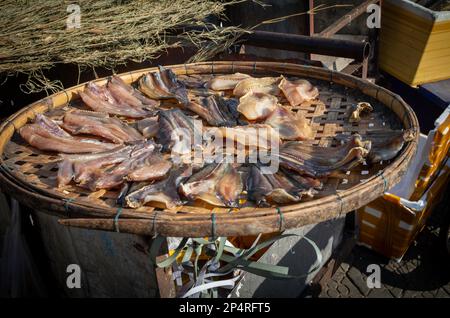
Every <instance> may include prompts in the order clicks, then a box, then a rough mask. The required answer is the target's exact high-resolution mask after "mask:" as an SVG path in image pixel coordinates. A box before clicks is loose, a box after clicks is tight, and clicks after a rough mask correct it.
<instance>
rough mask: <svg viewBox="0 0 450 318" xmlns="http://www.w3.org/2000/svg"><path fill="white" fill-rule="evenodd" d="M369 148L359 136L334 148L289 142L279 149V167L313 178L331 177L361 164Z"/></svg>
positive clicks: (367, 143)
mask: <svg viewBox="0 0 450 318" xmlns="http://www.w3.org/2000/svg"><path fill="white" fill-rule="evenodd" d="M370 147H371V143H370V142H368V141H365V142H363V141H362V140H361V137H360V136H359V135H353V136H352V137H351V139H350V140H348V141H347V142H346V143H345V144H343V145H340V146H337V147H334V148H331V147H319V146H313V145H305V144H303V143H301V142H296V141H291V142H288V143H286V144H284V145H283V146H282V147H281V149H280V152H279V158H280V165H281V166H282V167H283V168H286V169H290V170H294V171H296V172H297V173H299V174H304V175H306V176H311V177H315V178H320V177H326V176H332V175H333V173H335V172H339V171H347V170H349V169H351V168H353V167H354V166H356V165H358V164H360V163H362V162H363V161H364V158H365V157H367V155H368V153H369V151H370Z"/></svg>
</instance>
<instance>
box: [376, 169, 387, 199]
mask: <svg viewBox="0 0 450 318" xmlns="http://www.w3.org/2000/svg"><path fill="white" fill-rule="evenodd" d="M377 177H381V179H383V183H384V188H383V193H384V192H386V191H387V190H388V182H387V180H386V178H385V176H384V170H381V171H379V172H378V173H377Z"/></svg>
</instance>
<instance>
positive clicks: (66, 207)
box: [63, 198, 75, 217]
mask: <svg viewBox="0 0 450 318" xmlns="http://www.w3.org/2000/svg"><path fill="white" fill-rule="evenodd" d="M73 201H75V198H68V199H63V202H64V210H65V211H66V213H67V215H68V216H69V217H70V213H69V204H70V203H72V202H73Z"/></svg>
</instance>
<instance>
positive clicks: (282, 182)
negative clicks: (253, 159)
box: [246, 164, 316, 206]
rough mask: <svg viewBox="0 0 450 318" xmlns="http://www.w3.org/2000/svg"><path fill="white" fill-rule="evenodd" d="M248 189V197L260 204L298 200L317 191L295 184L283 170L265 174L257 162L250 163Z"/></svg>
mask: <svg viewBox="0 0 450 318" xmlns="http://www.w3.org/2000/svg"><path fill="white" fill-rule="evenodd" d="M246 189H247V193H248V198H249V199H250V200H252V201H254V202H255V203H256V204H257V205H258V206H267V205H269V204H270V203H275V204H285V203H292V202H298V201H300V200H301V199H302V197H304V196H307V197H312V196H313V195H314V194H315V193H316V192H315V191H314V190H313V189H305V188H303V187H300V186H298V185H296V184H294V183H293V182H292V181H291V180H289V179H288V178H287V177H286V175H284V174H283V173H282V172H277V173H275V174H263V173H262V172H261V169H260V167H259V165H257V164H255V165H250V169H249V172H248V175H247V185H246Z"/></svg>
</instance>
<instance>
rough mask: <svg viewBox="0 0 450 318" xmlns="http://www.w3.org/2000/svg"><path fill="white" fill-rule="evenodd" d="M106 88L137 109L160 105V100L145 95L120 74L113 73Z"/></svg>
mask: <svg viewBox="0 0 450 318" xmlns="http://www.w3.org/2000/svg"><path fill="white" fill-rule="evenodd" d="M106 88H107V89H108V90H109V91H110V92H111V95H112V96H113V97H114V98H115V99H116V100H117V101H118V102H119V103H121V104H126V105H129V106H131V107H135V108H137V109H141V108H144V109H148V110H154V108H155V107H156V106H158V105H159V102H158V101H155V100H153V99H149V98H147V97H145V96H144V95H143V94H142V93H141V92H140V91H138V90H137V89H135V88H134V87H133V86H131V85H129V84H127V83H125V82H124V81H123V80H122V79H121V78H120V77H119V76H116V75H113V76H111V77H110V78H109V79H108V83H107V84H106Z"/></svg>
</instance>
